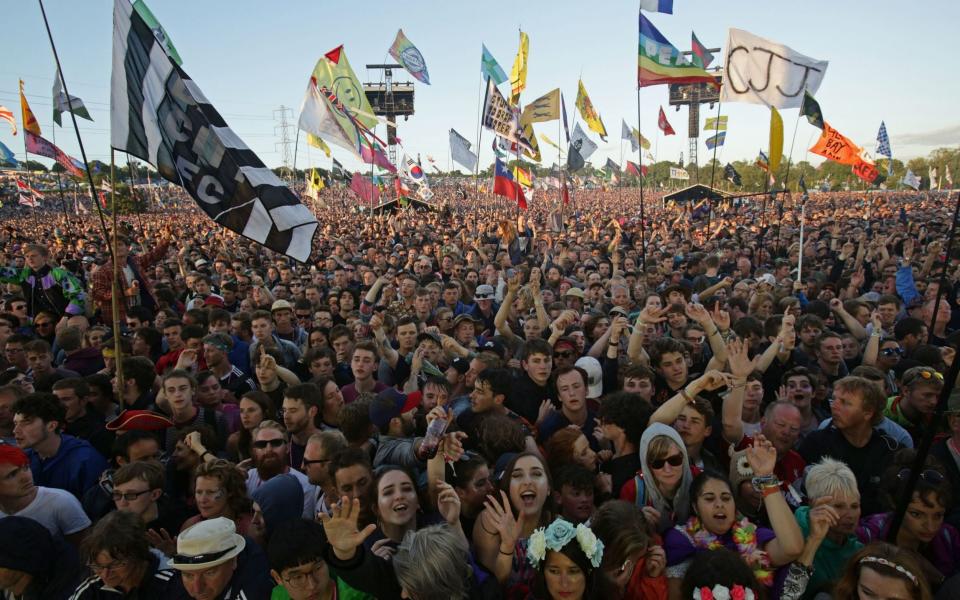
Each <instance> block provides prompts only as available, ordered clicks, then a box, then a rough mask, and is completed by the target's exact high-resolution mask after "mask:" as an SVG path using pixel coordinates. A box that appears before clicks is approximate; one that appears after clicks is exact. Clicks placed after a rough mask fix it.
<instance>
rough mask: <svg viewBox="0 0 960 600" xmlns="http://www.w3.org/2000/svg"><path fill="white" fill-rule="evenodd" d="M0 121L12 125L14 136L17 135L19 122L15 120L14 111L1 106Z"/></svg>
mask: <svg viewBox="0 0 960 600" xmlns="http://www.w3.org/2000/svg"><path fill="white" fill-rule="evenodd" d="M0 119H3V120H4V121H6V122H8V123H10V128H11V129H12V130H13V135H17V120H16V118H14V116H13V111H12V110H10V109H9V108H7V107H6V106H0Z"/></svg>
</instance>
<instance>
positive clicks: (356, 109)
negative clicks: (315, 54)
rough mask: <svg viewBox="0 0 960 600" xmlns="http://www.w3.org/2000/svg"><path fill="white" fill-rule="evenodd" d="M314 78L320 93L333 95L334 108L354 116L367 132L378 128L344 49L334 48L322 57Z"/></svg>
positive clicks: (314, 69)
mask: <svg viewBox="0 0 960 600" xmlns="http://www.w3.org/2000/svg"><path fill="white" fill-rule="evenodd" d="M313 78H314V79H315V80H316V84H317V87H318V88H320V91H321V92H325V93H332V94H335V95H336V100H333V103H334V106H336V107H337V108H341V107H342V108H343V110H344V112H347V113H349V114H350V115H352V116H354V117H355V118H356V119H357V120H358V121H360V122H361V123H363V125H364V126H365V127H367V128H369V129H373V128H374V127H376V126H377V123H378V121H377V116H376V115H375V114H373V109H372V108H371V107H370V102H368V101H367V96H366V94H364V93H363V86H362V85H361V84H360V80H359V79H357V75H356V73H354V72H353V69H352V68H351V67H350V61H348V60H347V52H346V50H344V49H343V46H342V45H341V46H337V47H336V48H334V49H333V50H331V51H330V52H327V53H326V54H324V55H323V56H322V57H321V58H320V60H318V61H317V65H316V66H315V67H314V68H313Z"/></svg>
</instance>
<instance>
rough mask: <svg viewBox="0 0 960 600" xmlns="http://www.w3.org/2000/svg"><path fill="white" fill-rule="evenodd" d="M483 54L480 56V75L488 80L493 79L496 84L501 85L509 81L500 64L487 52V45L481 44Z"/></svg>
mask: <svg viewBox="0 0 960 600" xmlns="http://www.w3.org/2000/svg"><path fill="white" fill-rule="evenodd" d="M480 46H481V47H482V48H483V53H482V54H481V55H480V74H481V75H483V76H484V77H485V78H487V79H492V80H493V82H494V84H496V85H500V84H501V83H503V82H504V81H506V80H507V74H506V73H504V72H503V69H502V68H501V67H500V63H498V62H497V59H495V58H494V57H493V55H492V54H490V51H489V50H487V45H486V44H480Z"/></svg>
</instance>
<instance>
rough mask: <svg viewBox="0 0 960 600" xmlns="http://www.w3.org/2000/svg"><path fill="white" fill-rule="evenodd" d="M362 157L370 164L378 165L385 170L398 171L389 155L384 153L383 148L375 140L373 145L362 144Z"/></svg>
mask: <svg viewBox="0 0 960 600" xmlns="http://www.w3.org/2000/svg"><path fill="white" fill-rule="evenodd" d="M360 159H361V160H363V162H365V163H367V164H368V165H377V166H378V167H380V168H381V169H384V170H385V171H389V172H391V173H396V172H397V168H396V167H395V166H393V164H392V163H391V162H390V159H389V158H387V155H386V154H384V153H383V148H381V147H380V145H379V144H377V143H376V142H373V144H372V145H370V144H363V145H361V146H360Z"/></svg>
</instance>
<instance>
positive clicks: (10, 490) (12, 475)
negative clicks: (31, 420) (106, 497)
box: [0, 444, 90, 545]
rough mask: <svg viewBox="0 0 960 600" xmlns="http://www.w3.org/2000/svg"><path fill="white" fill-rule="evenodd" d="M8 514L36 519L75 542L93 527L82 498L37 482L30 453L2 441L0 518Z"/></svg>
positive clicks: (0, 447)
mask: <svg viewBox="0 0 960 600" xmlns="http://www.w3.org/2000/svg"><path fill="white" fill-rule="evenodd" d="M8 517H26V518H28V519H33V520H34V521H36V522H38V523H40V524H41V525H43V526H44V527H46V528H47V530H49V531H50V534H51V535H54V536H57V537H62V538H64V539H66V540H67V541H68V542H70V543H72V544H74V545H79V544H80V542H81V541H83V538H84V535H86V533H87V530H88V528H89V527H90V519H89V518H88V517H87V515H86V513H84V512H83V508H82V507H81V506H80V501H79V500H77V499H76V498H75V497H74V496H73V495H72V494H70V493H68V492H65V491H64V490H60V489H57V488H49V487H44V486H38V485H34V483H33V473H32V472H31V471H30V459H29V458H27V455H26V453H25V452H24V451H23V450H21V449H20V448H17V447H16V446H11V445H9V444H0V520H2V519H5V518H8Z"/></svg>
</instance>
